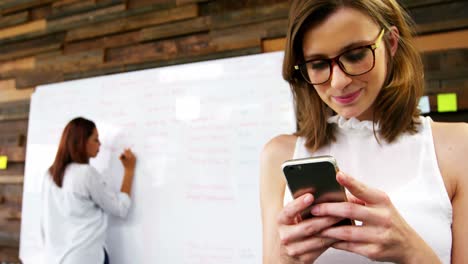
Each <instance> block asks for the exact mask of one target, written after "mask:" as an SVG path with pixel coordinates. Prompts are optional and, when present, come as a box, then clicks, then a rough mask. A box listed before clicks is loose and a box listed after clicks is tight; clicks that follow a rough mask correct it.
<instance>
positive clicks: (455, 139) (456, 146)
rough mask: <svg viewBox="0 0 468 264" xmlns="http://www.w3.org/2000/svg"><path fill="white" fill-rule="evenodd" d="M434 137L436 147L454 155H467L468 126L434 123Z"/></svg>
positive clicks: (464, 124) (463, 124)
mask: <svg viewBox="0 0 468 264" xmlns="http://www.w3.org/2000/svg"><path fill="white" fill-rule="evenodd" d="M431 128H432V135H433V138H434V144H435V145H436V147H439V148H443V149H445V150H446V151H450V152H451V153H452V154H454V153H457V152H459V153H460V154H461V153H467V152H466V151H467V149H468V124H467V123H462V122H460V123H445V122H432V123H431Z"/></svg>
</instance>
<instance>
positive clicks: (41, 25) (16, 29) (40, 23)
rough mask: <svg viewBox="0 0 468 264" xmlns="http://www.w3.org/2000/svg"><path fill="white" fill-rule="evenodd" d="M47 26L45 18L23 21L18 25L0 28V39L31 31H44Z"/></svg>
mask: <svg viewBox="0 0 468 264" xmlns="http://www.w3.org/2000/svg"><path fill="white" fill-rule="evenodd" d="M46 27H47V22H46V20H45V19H41V20H37V21H33V22H28V23H24V24H21V25H18V26H13V27H8V28H4V29H0V39H7V38H11V37H15V36H18V35H23V34H27V33H33V32H44V31H45V29H46Z"/></svg>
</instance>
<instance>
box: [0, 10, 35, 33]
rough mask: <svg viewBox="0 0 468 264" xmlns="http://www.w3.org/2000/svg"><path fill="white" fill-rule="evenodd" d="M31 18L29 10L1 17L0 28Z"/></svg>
mask: <svg viewBox="0 0 468 264" xmlns="http://www.w3.org/2000/svg"><path fill="white" fill-rule="evenodd" d="M28 19H29V14H28V12H26V11H25V12H20V13H16V14H12V15H7V16H2V17H0V29H1V28H7V27H11V26H15V25H18V24H21V23H25V22H27V21H28Z"/></svg>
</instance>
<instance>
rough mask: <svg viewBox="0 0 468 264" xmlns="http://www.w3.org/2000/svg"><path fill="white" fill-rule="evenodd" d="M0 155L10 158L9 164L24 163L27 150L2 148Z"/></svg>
mask: <svg viewBox="0 0 468 264" xmlns="http://www.w3.org/2000/svg"><path fill="white" fill-rule="evenodd" d="M0 155H4V156H8V161H9V162H24V160H25V157H26V149H25V148H24V147H2V146H0Z"/></svg>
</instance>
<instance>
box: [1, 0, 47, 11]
mask: <svg viewBox="0 0 468 264" xmlns="http://www.w3.org/2000/svg"><path fill="white" fill-rule="evenodd" d="M54 1H56V0H2V1H1V2H0V13H2V14H10V13H16V12H18V11H23V10H26V9H29V8H35V7H40V6H44V5H47V4H50V3H52V2H54Z"/></svg>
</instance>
